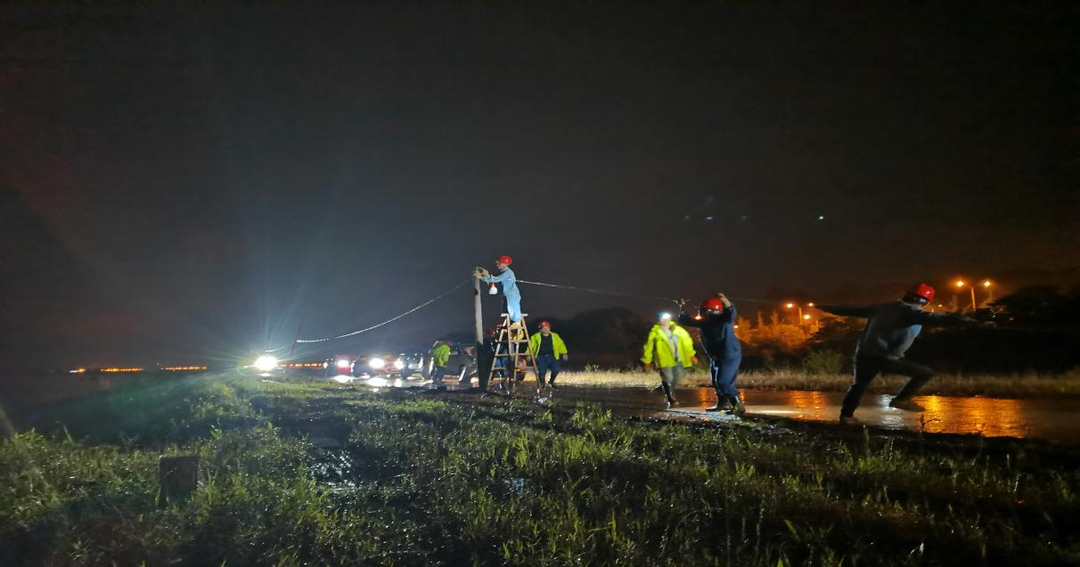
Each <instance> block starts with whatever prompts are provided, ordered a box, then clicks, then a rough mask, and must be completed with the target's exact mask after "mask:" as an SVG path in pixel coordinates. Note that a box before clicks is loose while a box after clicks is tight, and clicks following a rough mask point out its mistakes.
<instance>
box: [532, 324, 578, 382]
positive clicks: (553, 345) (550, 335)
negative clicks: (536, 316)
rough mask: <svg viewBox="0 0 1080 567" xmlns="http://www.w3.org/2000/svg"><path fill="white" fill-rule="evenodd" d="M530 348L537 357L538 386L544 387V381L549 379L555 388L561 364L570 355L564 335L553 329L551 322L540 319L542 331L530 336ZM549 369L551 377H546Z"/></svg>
mask: <svg viewBox="0 0 1080 567" xmlns="http://www.w3.org/2000/svg"><path fill="white" fill-rule="evenodd" d="M529 350H531V351H532V354H533V356H534V357H535V358H536V371H537V372H538V373H539V374H538V375H537V376H536V383H537V386H538V387H543V386H544V381H545V380H547V385H548V386H550V387H551V388H554V387H555V377H556V376H558V375H559V366H560V364H561V363H562V362H566V361H567V359H569V356H568V355H567V352H566V343H565V342H563V340H562V337H560V336H559V333H555V332H552V331H551V323H549V322H547V321H540V332H539V333H536V334H535V335H533V336H531V337H529ZM549 371H550V372H551V378H550V379H549V378H546V377H547V374H548V372H549Z"/></svg>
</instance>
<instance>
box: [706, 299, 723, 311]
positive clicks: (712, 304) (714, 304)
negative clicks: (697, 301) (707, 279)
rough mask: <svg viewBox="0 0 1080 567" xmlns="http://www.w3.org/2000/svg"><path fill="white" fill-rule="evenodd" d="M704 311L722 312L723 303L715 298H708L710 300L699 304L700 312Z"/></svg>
mask: <svg viewBox="0 0 1080 567" xmlns="http://www.w3.org/2000/svg"><path fill="white" fill-rule="evenodd" d="M706 309H708V310H710V311H723V310H724V302H723V301H720V300H719V299H717V298H715V297H710V298H708V299H706V300H705V301H702V302H701V310H702V311H705V310H706Z"/></svg>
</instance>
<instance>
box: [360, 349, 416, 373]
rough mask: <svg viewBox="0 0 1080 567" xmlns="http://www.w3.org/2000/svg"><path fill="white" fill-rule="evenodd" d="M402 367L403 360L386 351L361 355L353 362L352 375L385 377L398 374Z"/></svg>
mask: <svg viewBox="0 0 1080 567" xmlns="http://www.w3.org/2000/svg"><path fill="white" fill-rule="evenodd" d="M403 367H404V362H402V361H401V359H400V358H399V357H397V356H394V355H392V354H387V353H381V354H374V355H370V356H361V357H360V358H358V359H356V362H355V363H353V376H356V377H361V376H366V377H369V378H375V377H380V378H386V377H389V376H393V375H394V374H398V373H399V372H400V371H401V369H402V368H403Z"/></svg>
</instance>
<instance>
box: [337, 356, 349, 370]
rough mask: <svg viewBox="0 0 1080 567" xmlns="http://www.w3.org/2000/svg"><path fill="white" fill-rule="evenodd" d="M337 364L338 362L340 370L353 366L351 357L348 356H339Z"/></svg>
mask: <svg viewBox="0 0 1080 567" xmlns="http://www.w3.org/2000/svg"><path fill="white" fill-rule="evenodd" d="M336 364H337V367H338V370H348V368H349V367H350V366H352V362H350V361H349V359H347V358H339V359H337V363H336Z"/></svg>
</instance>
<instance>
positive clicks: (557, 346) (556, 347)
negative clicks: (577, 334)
mask: <svg viewBox="0 0 1080 567" xmlns="http://www.w3.org/2000/svg"><path fill="white" fill-rule="evenodd" d="M540 337H541V335H540V333H536V334H535V335H533V336H531V337H529V350H530V351H532V353H533V356H536V355H537V353H539V352H540ZM551 350H553V351H554V352H555V358H562V357H563V356H565V355H566V343H564V342H563V340H562V337H560V336H559V333H554V332H553V333H551Z"/></svg>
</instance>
